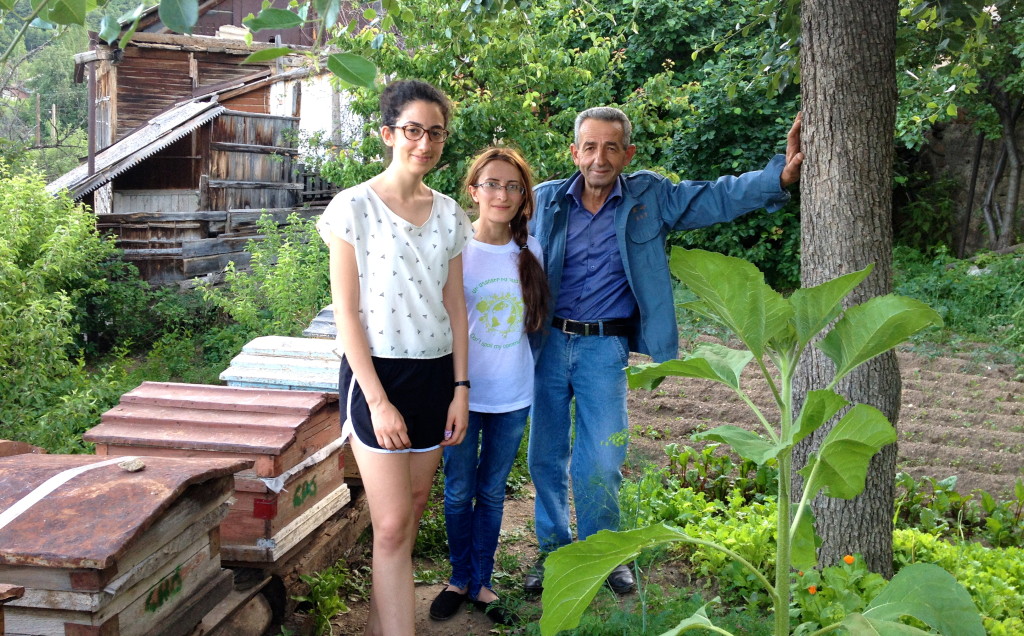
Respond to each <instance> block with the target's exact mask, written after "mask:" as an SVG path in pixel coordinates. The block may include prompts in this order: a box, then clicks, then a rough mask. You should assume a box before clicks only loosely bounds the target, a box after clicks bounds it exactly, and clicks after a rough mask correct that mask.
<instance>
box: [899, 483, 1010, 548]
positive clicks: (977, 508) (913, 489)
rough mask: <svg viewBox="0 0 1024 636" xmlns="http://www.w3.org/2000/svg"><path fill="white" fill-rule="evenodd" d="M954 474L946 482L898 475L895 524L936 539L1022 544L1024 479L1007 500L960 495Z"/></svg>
mask: <svg viewBox="0 0 1024 636" xmlns="http://www.w3.org/2000/svg"><path fill="white" fill-rule="evenodd" d="M956 482H957V478H956V476H955V475H953V476H950V477H947V478H945V479H939V480H937V479H935V478H933V477H924V478H922V479H921V481H916V480H915V479H914V478H913V477H912V476H911V475H908V474H906V473H902V472H901V473H897V475H896V499H895V508H896V513H895V516H894V525H895V527H897V528H909V529H914V530H917V531H919V532H925V533H928V534H931V535H934V536H936V537H946V538H956V539H964V540H981V541H984V542H985V543H986V544H988V545H990V546H994V547H1009V546H1016V545H1021V544H1022V543H1024V480H1021V479H1018V480H1017V481H1016V482H1015V483H1014V488H1013V492H1012V493H1011V496H1010V498H1009V499H1003V500H997V499H996V498H995V497H994V496H992V495H991V494H990V493H987V492H984V491H976V492H974V493H971V494H968V495H963V494H960V493H959V492H958V491H957V490H956Z"/></svg>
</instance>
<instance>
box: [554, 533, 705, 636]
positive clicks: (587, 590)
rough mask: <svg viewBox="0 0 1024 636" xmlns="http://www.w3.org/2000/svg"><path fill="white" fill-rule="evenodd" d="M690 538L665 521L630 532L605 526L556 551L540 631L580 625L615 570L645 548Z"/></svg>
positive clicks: (558, 629)
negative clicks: (583, 616)
mask: <svg viewBox="0 0 1024 636" xmlns="http://www.w3.org/2000/svg"><path fill="white" fill-rule="evenodd" d="M687 538H688V537H687V535H685V534H683V533H682V532H680V531H679V530H676V529H674V528H670V527H668V526H666V525H664V524H660V525H656V526H648V527H646V528H639V529H636V530H629V531H626V532H612V531H611V530H601V531H600V532H598V533H596V534H593V535H591V536H589V537H587V538H586V539H585V540H583V541H577V542H576V543H570V544H569V545H567V546H564V547H562V548H559V549H558V550H556V551H555V552H552V553H551V554H550V555H549V556H548V558H547V560H546V561H545V562H544V593H543V595H542V596H541V603H542V604H543V606H544V613H543V614H542V615H541V617H540V633H541V634H542V635H543V636H549V635H553V634H556V633H558V632H560V631H562V630H563V629H572V628H574V627H576V626H577V625H579V622H580V616H582V615H583V611H584V610H585V609H586V608H587V605H589V604H590V601H591V600H592V599H593V598H594V595H595V594H597V591H598V590H599V589H601V586H602V585H604V581H605V579H607V578H608V575H609V574H611V571H612V570H614V569H615V568H616V567H617V566H619V565H621V564H623V563H626V562H627V561H630V560H632V559H635V558H636V557H637V555H639V554H640V551H641V550H643V549H644V548H647V547H650V546H653V545H657V544H659V543H664V542H666V541H680V540H684V539H687Z"/></svg>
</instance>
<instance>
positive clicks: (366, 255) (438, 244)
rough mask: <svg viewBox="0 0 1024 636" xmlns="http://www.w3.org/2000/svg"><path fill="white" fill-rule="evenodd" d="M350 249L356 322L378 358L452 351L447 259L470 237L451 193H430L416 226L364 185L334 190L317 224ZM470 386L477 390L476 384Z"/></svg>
mask: <svg viewBox="0 0 1024 636" xmlns="http://www.w3.org/2000/svg"><path fill="white" fill-rule="evenodd" d="M316 227H317V230H318V231H319V232H320V236H321V237H322V238H323V239H324V241H329V239H330V234H331V233H333V234H335V235H337V236H338V237H339V238H341V240H343V241H345V242H346V243H349V244H350V245H352V247H353V248H354V249H355V256H356V265H357V267H358V269H359V320H360V322H361V323H362V325H363V329H364V330H365V331H366V335H367V339H368V340H369V343H370V354H371V355H373V356H376V357H379V358H424V359H426V358H439V357H441V356H444V355H447V354H449V353H451V352H452V329H451V323H450V322H449V320H448V312H447V311H446V310H445V308H444V304H443V303H442V289H443V288H444V285H445V282H446V281H447V280H448V262H449V261H450V260H451V259H453V258H455V257H456V256H458V255H459V254H460V253H462V249H463V247H465V245H466V241H468V240H469V238H470V237H471V236H472V235H473V226H472V225H471V224H470V221H469V217H468V216H466V213H465V212H464V211H463V210H462V208H460V207H459V205H458V204H457V203H455V201H454V200H453V199H451V197H447V196H445V195H443V194H441V193H440V192H436V191H435V192H434V204H433V207H432V209H431V211H430V216H429V217H428V218H427V220H426V222H424V223H423V225H422V226H416V225H413V224H412V223H409V222H408V221H406V220H405V219H403V218H402V217H400V216H398V215H397V214H395V213H394V212H392V211H391V209H390V208H388V206H387V205H385V204H384V202H383V201H382V200H381V199H380V197H379V196H377V193H375V192H374V191H373V188H371V187H370V186H368V185H367V184H365V183H361V184H359V185H357V186H353V187H351V188H348V189H347V190H343V191H341V192H339V193H338V194H337V195H336V196H335V197H334V199H332V200H331V202H330V204H329V205H328V206H327V209H326V210H324V213H323V215H321V217H320V220H319V221H317V224H316ZM474 388H475V387H474Z"/></svg>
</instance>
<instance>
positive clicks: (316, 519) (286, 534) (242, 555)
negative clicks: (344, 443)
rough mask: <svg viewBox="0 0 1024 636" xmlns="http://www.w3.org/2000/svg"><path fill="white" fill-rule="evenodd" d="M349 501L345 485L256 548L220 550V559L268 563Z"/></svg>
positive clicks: (282, 554)
mask: <svg viewBox="0 0 1024 636" xmlns="http://www.w3.org/2000/svg"><path fill="white" fill-rule="evenodd" d="M350 500H351V493H350V491H349V488H348V486H347V485H342V486H341V487H339V488H337V489H336V490H335V491H334V492H332V493H331V495H330V496H329V497H327V498H325V499H324V500H322V501H320V502H318V503H317V504H316V505H315V506H313V507H312V508H310V509H309V510H307V511H306V512H305V513H303V514H302V515H301V516H300V517H298V518H297V519H295V520H294V521H292V522H291V523H290V524H288V526H286V527H285V528H284V529H283V530H281V532H279V533H278V534H277V535H275V536H274V537H273V538H272V539H269V540H267V541H263V542H261V544H262V545H257V546H228V545H225V546H222V547H221V555H222V557H223V558H224V560H226V561H239V562H249V563H252V562H257V563H260V562H263V563H268V562H269V563H272V562H274V561H277V560H278V559H279V558H281V557H283V556H284V555H286V554H287V553H288V552H289V551H290V550H291V549H292V548H294V547H296V546H297V545H299V544H300V543H301V542H302V541H303V540H304V539H306V538H308V537H309V535H310V533H311V532H312V531H314V530H315V529H316V528H317V527H318V526H319V525H320V524H321V523H323V522H324V521H326V520H327V519H329V518H330V517H331V516H332V515H334V514H335V513H336V512H338V511H339V510H341V509H342V508H344V507H345V504H347V503H348V502H349V501H350Z"/></svg>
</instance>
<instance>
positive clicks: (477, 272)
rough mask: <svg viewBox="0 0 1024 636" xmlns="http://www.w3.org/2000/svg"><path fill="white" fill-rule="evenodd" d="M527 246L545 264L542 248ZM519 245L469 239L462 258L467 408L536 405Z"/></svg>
mask: <svg viewBox="0 0 1024 636" xmlns="http://www.w3.org/2000/svg"><path fill="white" fill-rule="evenodd" d="M527 246H528V247H529V249H530V251H531V252H533V254H534V256H536V257H537V259H538V260H540V261H541V263H542V264H543V262H544V261H543V257H542V255H541V252H540V244H539V243H538V242H537V239H535V238H533V237H532V236H531V237H529V239H528V242H527ZM518 259H519V246H518V245H516V244H515V243H512V242H509V243H508V244H507V245H490V244H488V243H481V242H480V241H477V240H476V239H471V240H470V241H469V243H468V244H467V245H466V250H465V252H463V255H462V269H463V275H462V280H463V287H464V288H465V291H466V307H467V309H468V310H469V380H470V382H472V384H473V388H472V389H471V390H470V392H469V409H470V410H471V411H477V412H478V413H507V412H509V411H515V410H518V409H521V408H524V407H527V406H530V404H532V403H533V354H532V353H531V351H530V343H529V340H528V339H527V337H526V334H525V333H523V293H522V288H521V287H520V285H519V266H518Z"/></svg>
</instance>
